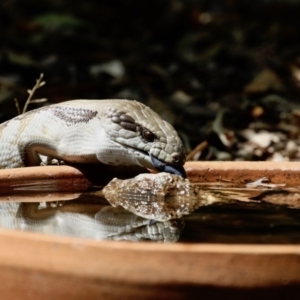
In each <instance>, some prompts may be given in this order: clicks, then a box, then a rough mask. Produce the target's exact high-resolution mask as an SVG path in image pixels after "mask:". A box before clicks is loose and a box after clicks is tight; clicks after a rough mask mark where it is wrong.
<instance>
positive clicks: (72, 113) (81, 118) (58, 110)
mask: <svg viewBox="0 0 300 300" xmlns="http://www.w3.org/2000/svg"><path fill="white" fill-rule="evenodd" d="M44 110H48V111H51V112H52V113H53V114H54V115H55V116H56V117H58V118H59V119H61V120H63V121H65V122H66V123H67V124H68V125H71V124H77V123H88V122H89V121H90V120H92V119H93V118H95V117H96V115H97V111H95V110H91V109H85V108H75V107H68V106H66V107H63V106H49V107H45V108H44Z"/></svg>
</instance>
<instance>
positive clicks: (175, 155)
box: [171, 152, 179, 162]
mask: <svg viewBox="0 0 300 300" xmlns="http://www.w3.org/2000/svg"><path fill="white" fill-rule="evenodd" d="M171 156H172V158H173V161H174V162H179V154H178V153H176V152H175V153H172V154H171Z"/></svg>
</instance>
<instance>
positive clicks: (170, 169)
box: [149, 154, 187, 178]
mask: <svg viewBox="0 0 300 300" xmlns="http://www.w3.org/2000/svg"><path fill="white" fill-rule="evenodd" d="M149 155H150V158H151V161H152V164H153V166H154V167H155V169H156V170H157V171H160V172H167V173H171V174H175V175H179V176H181V177H183V178H187V175H186V172H185V170H184V168H183V167H182V166H174V165H169V164H166V163H165V162H163V161H161V160H159V159H158V158H156V157H154V156H152V155H151V154H149Z"/></svg>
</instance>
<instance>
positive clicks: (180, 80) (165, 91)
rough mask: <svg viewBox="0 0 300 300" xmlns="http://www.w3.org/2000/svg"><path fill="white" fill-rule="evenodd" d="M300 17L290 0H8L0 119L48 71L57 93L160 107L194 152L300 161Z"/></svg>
mask: <svg viewBox="0 0 300 300" xmlns="http://www.w3.org/2000/svg"><path fill="white" fill-rule="evenodd" d="M299 25H300V2H299V1H292V0H290V1H279V0H277V1H275V0H264V1H263V0H261V1H258V0H257V1H246V0H244V1H238V0H213V1H211V0H203V1H196V0H164V1H161V0H151V1H147V2H146V1H138V0H110V1H96V0H95V1H89V0H86V1H80V2H75V1H70V0H51V1H45V0H43V1H33V0H32V1H31V0H24V1H17V0H2V1H1V3H0V38H1V43H0V119H1V121H4V120H6V119H8V118H11V117H13V116H15V115H16V114H17V112H16V109H15V105H14V101H13V100H14V98H17V99H18V101H19V102H20V104H21V105H22V104H24V102H25V100H26V98H27V92H26V91H27V89H28V88H32V87H33V85H34V83H35V80H36V79H37V78H38V77H39V75H40V73H44V76H45V77H44V79H45V81H46V85H45V86H44V87H42V88H41V89H39V90H38V91H37V93H36V94H35V97H36V98H39V97H46V98H48V102H49V103H55V102H60V101H64V100H69V99H79V98H84V99H89V98H97V99H105V98H127V99H136V100H139V101H142V102H144V103H145V104H147V105H149V106H151V107H152V108H153V109H154V110H156V111H157V112H158V113H159V114H160V115H161V116H162V117H163V118H165V119H167V120H168V121H169V122H170V123H172V124H173V125H174V126H175V127H176V129H177V130H178V131H179V134H180V135H181V137H182V139H183V141H184V143H185V146H186V149H187V152H188V153H190V152H191V151H192V149H194V151H193V152H192V153H191V155H190V156H189V159H194V160H198V159H201V160H215V159H217V160H299V157H300V154H299V151H298V148H299V144H300V139H299V129H298V128H299V125H300V110H299V104H300V101H299V99H300V38H299V37H300V32H299V31H300V26H299ZM35 107H36V106H34V105H31V106H30V109H32V108H35ZM203 141H206V143H202V144H201V142H203ZM199 144H200V145H199ZM197 145H198V148H196V149H195V147H197Z"/></svg>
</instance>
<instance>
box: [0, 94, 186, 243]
mask: <svg viewBox="0 0 300 300" xmlns="http://www.w3.org/2000/svg"><path fill="white" fill-rule="evenodd" d="M44 157H46V158H47V159H49V160H50V159H53V158H54V159H58V160H63V161H65V162H66V163H68V162H69V163H91V164H97V163H99V164H101V163H103V164H109V165H127V166H131V165H138V166H143V167H146V168H154V169H157V170H159V171H166V172H170V173H175V174H180V175H182V176H185V171H184V169H183V164H184V160H185V153H184V148H183V145H182V142H181V140H180V139H179V137H178V135H177V133H176V131H175V130H174V128H173V127H172V126H171V125H170V124H169V123H167V122H166V121H163V120H162V119H161V118H160V116H159V115H158V114H156V113H155V112H153V111H152V110H151V109H150V108H149V107H147V106H145V105H143V104H141V103H139V102H137V101H130V100H72V101H67V102H63V103H60V104H54V105H49V106H45V107H42V108H39V109H36V110H32V111H29V112H27V113H25V114H23V115H20V116H17V117H15V118H13V119H11V120H9V121H7V122H5V123H3V124H1V125H0V169H5V168H17V167H26V166H35V165H40V164H41V159H42V158H44ZM26 207H27V208H29V209H31V208H32V207H33V208H35V204H30V203H27V204H20V203H6V202H3V203H1V202H0V214H1V217H0V227H6V228H15V229H22V230H31V231H40V232H45V233H58V234H60V233H62V234H66V235H76V236H86V237H93V238H97V239H98V238H100V237H106V236H111V234H112V233H110V232H109V229H110V228H111V224H107V222H106V221H105V220H106V219H105V220H104V219H103V218H102V219H99V220H98V219H97V217H96V216H97V214H96V215H95V216H93V215H85V214H80V213H78V214H77V213H67V212H61V211H60V208H57V211H55V212H54V213H51V210H50V215H49V216H48V215H46V216H45V217H44V218H43V217H39V216H38V215H36V212H35V210H34V211H33V212H32V213H31V214H30V216H27V214H26V211H27V210H28V209H27V210H26V211H25V212H24V211H23V210H24V208H26ZM45 210H46V211H47V212H49V210H48V208H46V209H45ZM61 214H62V215H61ZM122 215H124V213H122ZM132 218H133V217H132V216H131V215H130V214H129V215H128V216H126V217H125V216H124V217H123V219H122V218H121V220H120V222H119V223H118V232H120V230H121V229H119V228H122V226H123V227H124V228H127V227H130V226H131V225H130V226H129V223H128V222H129V221H128V220H131V219H132ZM108 219H111V217H109V216H108ZM142 222H146V223H147V220H146V221H142ZM74 224H76V226H75V225H74ZM80 224H81V225H83V226H81V225H80ZM147 224H148V223H147ZM159 224H160V223H157V226H158V225H159ZM161 224H163V227H162V229H159V230H162V233H163V234H165V233H168V232H169V231H170V230H169V227H167V228H166V230H165V227H164V226H165V223H161ZM150 225H151V224H150ZM132 226H133V227H132V228H133V229H132V230H133V234H132V235H130V238H135V239H136V238H137V236H138V235H140V233H136V232H135V231H134V226H136V225H132ZM155 226H156V225H155ZM166 226H169V225H166ZM150 227H151V226H150ZM150 227H149V230H150ZM152 227H153V226H152ZM152 227H151V228H152ZM147 228H148V225H147ZM147 228H146V229H147ZM152 229H153V228H152ZM122 230H123V229H122ZM130 230H131V229H130ZM155 230H157V229H155ZM146 231H147V230H146ZM155 232H156V231H155ZM146 233H147V234H148V235H149V232H148V231H147V232H146ZM148 235H147V236H148ZM156 235H157V234H156ZM163 236H164V235H163ZM176 236H177V235H176ZM117 238H121V237H117ZM147 238H149V237H147ZM163 238H164V237H163Z"/></svg>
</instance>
